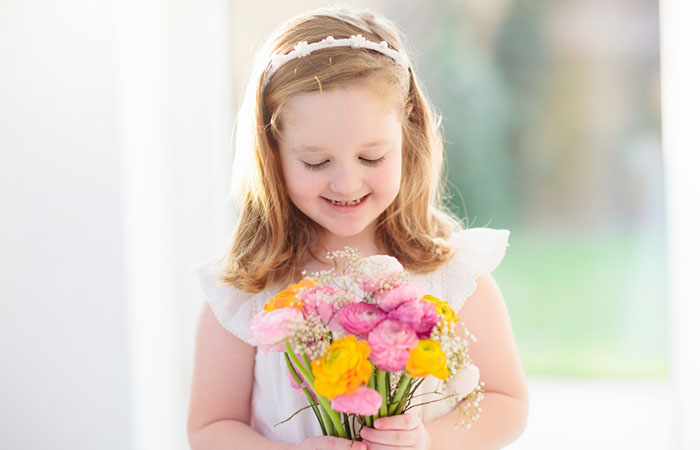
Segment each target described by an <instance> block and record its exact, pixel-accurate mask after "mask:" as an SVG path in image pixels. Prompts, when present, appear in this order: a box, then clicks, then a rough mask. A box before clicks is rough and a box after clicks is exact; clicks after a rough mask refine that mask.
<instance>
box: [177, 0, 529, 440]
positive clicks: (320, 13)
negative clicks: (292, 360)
mask: <svg viewBox="0 0 700 450" xmlns="http://www.w3.org/2000/svg"><path fill="white" fill-rule="evenodd" d="M259 55H260V56H259V60H258V61H257V64H256V68H255V69H254V72H253V74H254V76H253V77H252V79H251V81H250V86H249V90H248V91H247V93H246V99H245V100H244V105H243V108H242V111H241V114H240V115H239V121H238V125H237V138H236V139H237V140H236V149H235V150H236V153H235V161H234V171H235V174H234V180H235V181H236V182H237V183H238V191H237V192H238V200H239V208H240V217H239V220H238V224H237V228H236V231H235V235H234V239H233V244H232V246H231V249H230V251H229V252H228V254H227V256H226V258H225V259H224V260H223V261H222V262H220V263H213V264H206V265H203V266H201V267H200V268H199V269H198V271H197V272H198V274H199V278H200V282H201V284H202V287H203V290H204V293H205V295H206V299H207V301H208V304H205V305H204V306H203V308H202V312H201V317H200V320H199V325H198V332H197V341H196V356H195V365H194V377H193V382H192V383H193V384H192V393H191V404H190V412H189V420H188V433H189V438H190V442H191V445H192V448H193V449H195V450H196V449H208V450H211V449H219V448H220V449H224V448H226V449H236V448H240V449H250V448H255V449H258V450H263V449H297V450H312V449H350V448H353V449H369V450H384V449H409V448H410V449H421V450H424V449H428V448H430V449H452V448H468V449H482V448H484V449H485V448H500V447H503V446H504V445H506V444H508V443H510V442H512V441H513V440H514V439H515V438H516V437H517V436H518V435H519V434H520V433H521V432H522V430H523V427H524V423H525V418H526V415H527V394H526V389H525V382H524V376H523V372H522V370H521V368H520V364H519V361H518V356H517V352H516V348H515V344H514V340H513V336H512V333H511V329H510V323H509V319H508V314H507V311H506V308H505V304H504V301H503V298H502V296H501V293H500V291H499V289H498V287H497V285H496V283H495V282H494V280H493V278H492V277H491V275H490V274H489V273H490V272H491V271H492V270H493V269H494V268H495V267H496V266H497V265H498V263H499V262H500V260H501V258H502V257H503V254H504V252H505V248H506V246H507V239H508V231H506V230H490V229H470V230H462V231H460V230H459V228H458V224H457V221H455V220H453V219H452V218H451V217H450V215H449V214H447V213H446V212H444V210H443V209H442V207H441V204H440V189H439V186H440V180H441V178H440V176H441V169H442V151H443V148H442V143H441V140H440V136H439V134H438V129H437V123H436V116H435V115H434V114H433V113H432V112H431V110H430V108H429V105H428V103H427V102H426V99H425V96H424V95H423V93H422V92H421V89H420V88H419V85H418V82H417V80H416V77H415V75H414V73H413V70H412V69H411V66H410V63H409V61H408V58H407V56H406V51H405V50H404V48H403V46H402V45H401V42H400V40H399V37H398V32H397V30H396V29H395V27H394V26H393V25H392V24H391V23H390V22H388V21H387V20H386V19H384V18H382V17H380V16H378V15H376V14H374V13H372V12H369V11H357V10H352V9H338V8H332V9H324V10H317V11H313V12H311V13H308V14H305V15H303V16H301V17H297V18H294V19H293V20H291V21H290V22H289V23H287V24H286V25H284V26H283V27H282V28H281V29H280V30H279V31H278V32H277V33H276V34H275V35H274V36H273V37H272V39H271V40H270V41H269V43H268V44H267V45H266V46H265V47H264V48H263V50H261V52H260V54H259ZM344 246H350V247H354V248H355V249H357V250H359V251H360V253H362V255H363V256H369V255H375V254H389V255H393V256H395V257H396V258H398V259H399V261H401V263H402V264H403V265H404V267H405V268H406V269H407V270H409V271H410V273H411V274H412V276H413V278H414V279H415V280H416V281H417V282H419V283H421V284H422V285H423V286H425V288H426V289H427V292H430V293H432V294H434V295H435V296H437V297H439V298H441V299H443V300H446V301H448V302H449V303H450V304H451V305H452V307H453V309H454V310H455V311H458V312H459V316H460V317H461V319H462V323H463V324H465V326H466V328H468V329H469V331H470V332H472V333H473V334H474V335H476V336H477V337H478V339H479V340H478V342H477V343H474V344H473V345H472V346H471V349H470V353H471V356H472V359H473V362H474V364H476V365H477V366H478V367H479V368H480V370H481V379H482V380H483V381H484V382H485V394H484V399H483V401H482V403H481V406H482V413H481V415H480V418H479V419H478V421H477V422H476V423H475V425H474V426H473V427H472V428H470V429H469V428H467V427H464V426H461V425H460V426H456V425H458V424H460V423H461V422H462V421H463V419H464V417H463V412H462V411H461V410H460V408H458V407H455V405H449V404H448V403H447V402H436V403H431V404H429V405H425V406H422V407H418V408H415V409H413V410H411V412H410V413H407V414H404V415H399V416H395V417H388V418H384V419H380V420H377V421H376V422H375V428H374V429H369V428H365V429H364V430H363V431H362V437H363V441H362V442H354V443H353V442H350V441H348V440H344V439H340V438H332V437H322V436H321V430H320V428H319V427H318V424H317V423H316V419H315V417H314V415H313V414H312V413H311V411H310V410H308V409H307V410H305V411H302V412H301V413H300V414H299V415H297V416H295V417H294V419H293V420H291V421H288V422H286V423H284V424H281V425H278V426H275V424H276V423H278V422H280V421H282V420H284V419H286V418H287V417H288V416H289V415H291V414H292V413H293V412H294V411H296V410H298V409H300V408H302V407H304V406H305V402H306V399H305V398H304V397H303V396H302V395H299V394H298V393H297V392H295V391H294V389H292V388H291V387H290V386H289V381H288V378H287V373H286V366H285V362H284V359H283V358H282V357H281V355H280V354H279V353H269V354H267V355H263V354H262V352H257V351H256V349H255V348H254V347H253V346H251V345H250V334H249V324H250V319H251V318H252V317H253V316H254V315H255V314H256V313H257V312H258V311H260V310H261V309H262V307H263V305H264V304H265V302H266V301H267V300H268V299H269V298H271V297H272V296H274V294H275V293H276V292H278V291H280V290H281V289H282V288H284V287H285V286H286V285H287V284H288V283H290V282H294V281H297V280H298V279H299V278H300V275H301V271H302V270H309V271H317V270H325V269H328V266H327V265H326V261H325V259H324V258H323V255H325V254H326V252H327V251H333V250H338V249H342V248H343V247H344ZM465 300H466V301H465ZM424 384H425V385H426V386H425V387H424V388H423V386H421V387H422V388H423V391H424V392H426V393H428V392H430V391H432V390H434V389H436V388H438V387H439V386H437V385H433V386H428V384H429V383H427V382H426V383H424Z"/></svg>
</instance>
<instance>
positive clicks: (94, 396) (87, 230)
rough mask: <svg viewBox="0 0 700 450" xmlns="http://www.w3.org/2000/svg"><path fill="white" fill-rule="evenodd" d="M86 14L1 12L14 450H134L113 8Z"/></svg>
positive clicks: (2, 336)
mask: <svg viewBox="0 0 700 450" xmlns="http://www.w3.org/2000/svg"><path fill="white" fill-rule="evenodd" d="M79 3H80V2H75V1H73V2H70V1H68V2H49V1H44V2H42V1H20V0H16V1H7V0H3V2H2V3H1V4H0V152H1V157H0V158H1V159H0V214H1V217H2V218H1V219H0V252H1V255H2V256H1V257H0V274H1V275H0V279H1V280H2V281H1V282H0V298H1V299H2V313H1V315H0V355H2V369H1V370H0V398H1V399H2V401H0V447H1V448H6V449H20V448H21V449H47V448H66V449H67V448H72V449H88V448H91V449H94V448H100V449H125V448H129V444H130V441H131V430H130V424H129V420H128V417H129V410H130V407H131V404H130V400H129V388H128V368H127V362H128V355H127V348H126V346H125V342H126V339H125V338H126V310H125V303H124V295H125V289H124V253H123V245H124V236H123V231H124V227H123V223H122V222H123V220H122V211H123V209H122V206H121V200H120V189H121V178H120V176H121V174H120V168H119V160H120V155H119V135H118V131H117V121H116V119H117V111H116V107H117V102H118V99H117V96H116V93H115V81H116V80H115V75H114V74H115V40H114V31H113V18H112V15H111V6H112V5H111V4H110V2H108V1H96V2H83V4H82V5H81V4H79ZM86 19H89V20H86Z"/></svg>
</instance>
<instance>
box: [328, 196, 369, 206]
mask: <svg viewBox="0 0 700 450" xmlns="http://www.w3.org/2000/svg"><path fill="white" fill-rule="evenodd" d="M361 201H362V197H360V198H358V199H356V200H353V201H351V202H339V201H337V200H331V203H333V204H334V205H340V206H352V205H357V204H358V203H360V202H361Z"/></svg>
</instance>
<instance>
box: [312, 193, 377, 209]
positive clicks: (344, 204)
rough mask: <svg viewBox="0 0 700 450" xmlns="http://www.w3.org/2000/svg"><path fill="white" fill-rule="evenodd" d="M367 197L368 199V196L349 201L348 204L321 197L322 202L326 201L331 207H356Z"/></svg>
mask: <svg viewBox="0 0 700 450" xmlns="http://www.w3.org/2000/svg"><path fill="white" fill-rule="evenodd" d="M367 197H369V194H366V195H363V196H362V197H360V198H356V199H355V200H351V201H349V202H342V201H340V200H333V199H330V198H326V197H323V199H324V200H326V201H327V202H328V203H330V204H331V205H335V206H344V207H349V206H357V205H359V204H360V203H362V202H363V201H364V200H365V199H366V198H367Z"/></svg>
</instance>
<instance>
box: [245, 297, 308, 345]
mask: <svg viewBox="0 0 700 450" xmlns="http://www.w3.org/2000/svg"><path fill="white" fill-rule="evenodd" d="M303 320H304V315H303V314H302V312H301V311H299V310H298V309H297V308H279V309H276V310H274V311H270V312H265V311H262V312H260V313H259V314H258V315H256V316H255V317H253V320H251V323H250V334H251V335H252V337H253V342H254V343H255V344H256V345H259V346H260V349H261V350H262V352H263V354H266V353H267V352H269V351H270V350H272V351H275V352H282V351H284V340H285V339H287V338H288V337H289V336H290V335H291V333H292V327H291V325H293V324H294V323H297V322H299V323H300V322H303Z"/></svg>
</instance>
